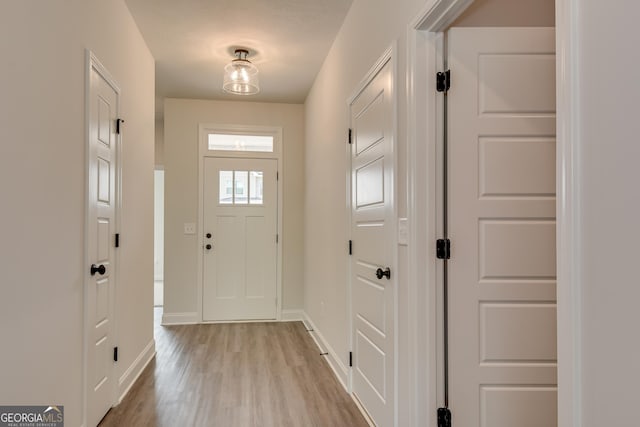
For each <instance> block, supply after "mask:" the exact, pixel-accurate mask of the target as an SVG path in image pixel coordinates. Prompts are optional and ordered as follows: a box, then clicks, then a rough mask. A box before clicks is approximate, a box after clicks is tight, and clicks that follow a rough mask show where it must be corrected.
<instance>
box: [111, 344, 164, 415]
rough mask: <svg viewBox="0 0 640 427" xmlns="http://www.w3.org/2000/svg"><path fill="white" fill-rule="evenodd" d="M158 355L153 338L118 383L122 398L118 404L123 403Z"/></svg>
mask: <svg viewBox="0 0 640 427" xmlns="http://www.w3.org/2000/svg"><path fill="white" fill-rule="evenodd" d="M155 355H156V342H155V340H154V339H153V338H152V339H151V341H149V343H148V344H147V345H146V346H145V348H144V349H143V350H142V351H141V352H140V354H139V355H138V357H136V360H134V361H133V363H132V364H131V366H129V368H128V369H127V370H126V371H125V372H124V374H122V376H121V377H120V380H119V381H118V390H119V391H120V397H119V398H118V403H120V402H122V399H124V397H125V396H126V395H127V393H129V390H131V387H133V385H134V384H135V383H136V381H137V380H138V378H139V377H140V375H141V374H142V372H143V371H144V369H145V368H146V367H147V365H148V364H149V363H150V362H151V361H152V360H153V358H154V357H155Z"/></svg>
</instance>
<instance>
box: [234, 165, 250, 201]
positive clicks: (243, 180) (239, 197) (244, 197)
mask: <svg viewBox="0 0 640 427" xmlns="http://www.w3.org/2000/svg"><path fill="white" fill-rule="evenodd" d="M234 175H235V178H234V181H235V203H236V204H237V205H241V204H246V203H248V199H249V184H248V179H247V178H248V175H249V172H247V171H235V173H234Z"/></svg>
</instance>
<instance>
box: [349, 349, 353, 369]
mask: <svg viewBox="0 0 640 427" xmlns="http://www.w3.org/2000/svg"><path fill="white" fill-rule="evenodd" d="M349 366H353V352H352V351H350V352H349Z"/></svg>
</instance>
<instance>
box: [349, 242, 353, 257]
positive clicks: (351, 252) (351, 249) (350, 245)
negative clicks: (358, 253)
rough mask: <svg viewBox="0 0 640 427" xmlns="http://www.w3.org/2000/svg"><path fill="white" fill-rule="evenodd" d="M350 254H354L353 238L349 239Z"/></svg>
mask: <svg viewBox="0 0 640 427" xmlns="http://www.w3.org/2000/svg"><path fill="white" fill-rule="evenodd" d="M349 255H353V240H349Z"/></svg>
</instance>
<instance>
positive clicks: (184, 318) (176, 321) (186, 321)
mask: <svg viewBox="0 0 640 427" xmlns="http://www.w3.org/2000/svg"><path fill="white" fill-rule="evenodd" d="M197 323H200V314H199V313H198V312H190V313H162V326H171V325H195V324H197Z"/></svg>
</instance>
